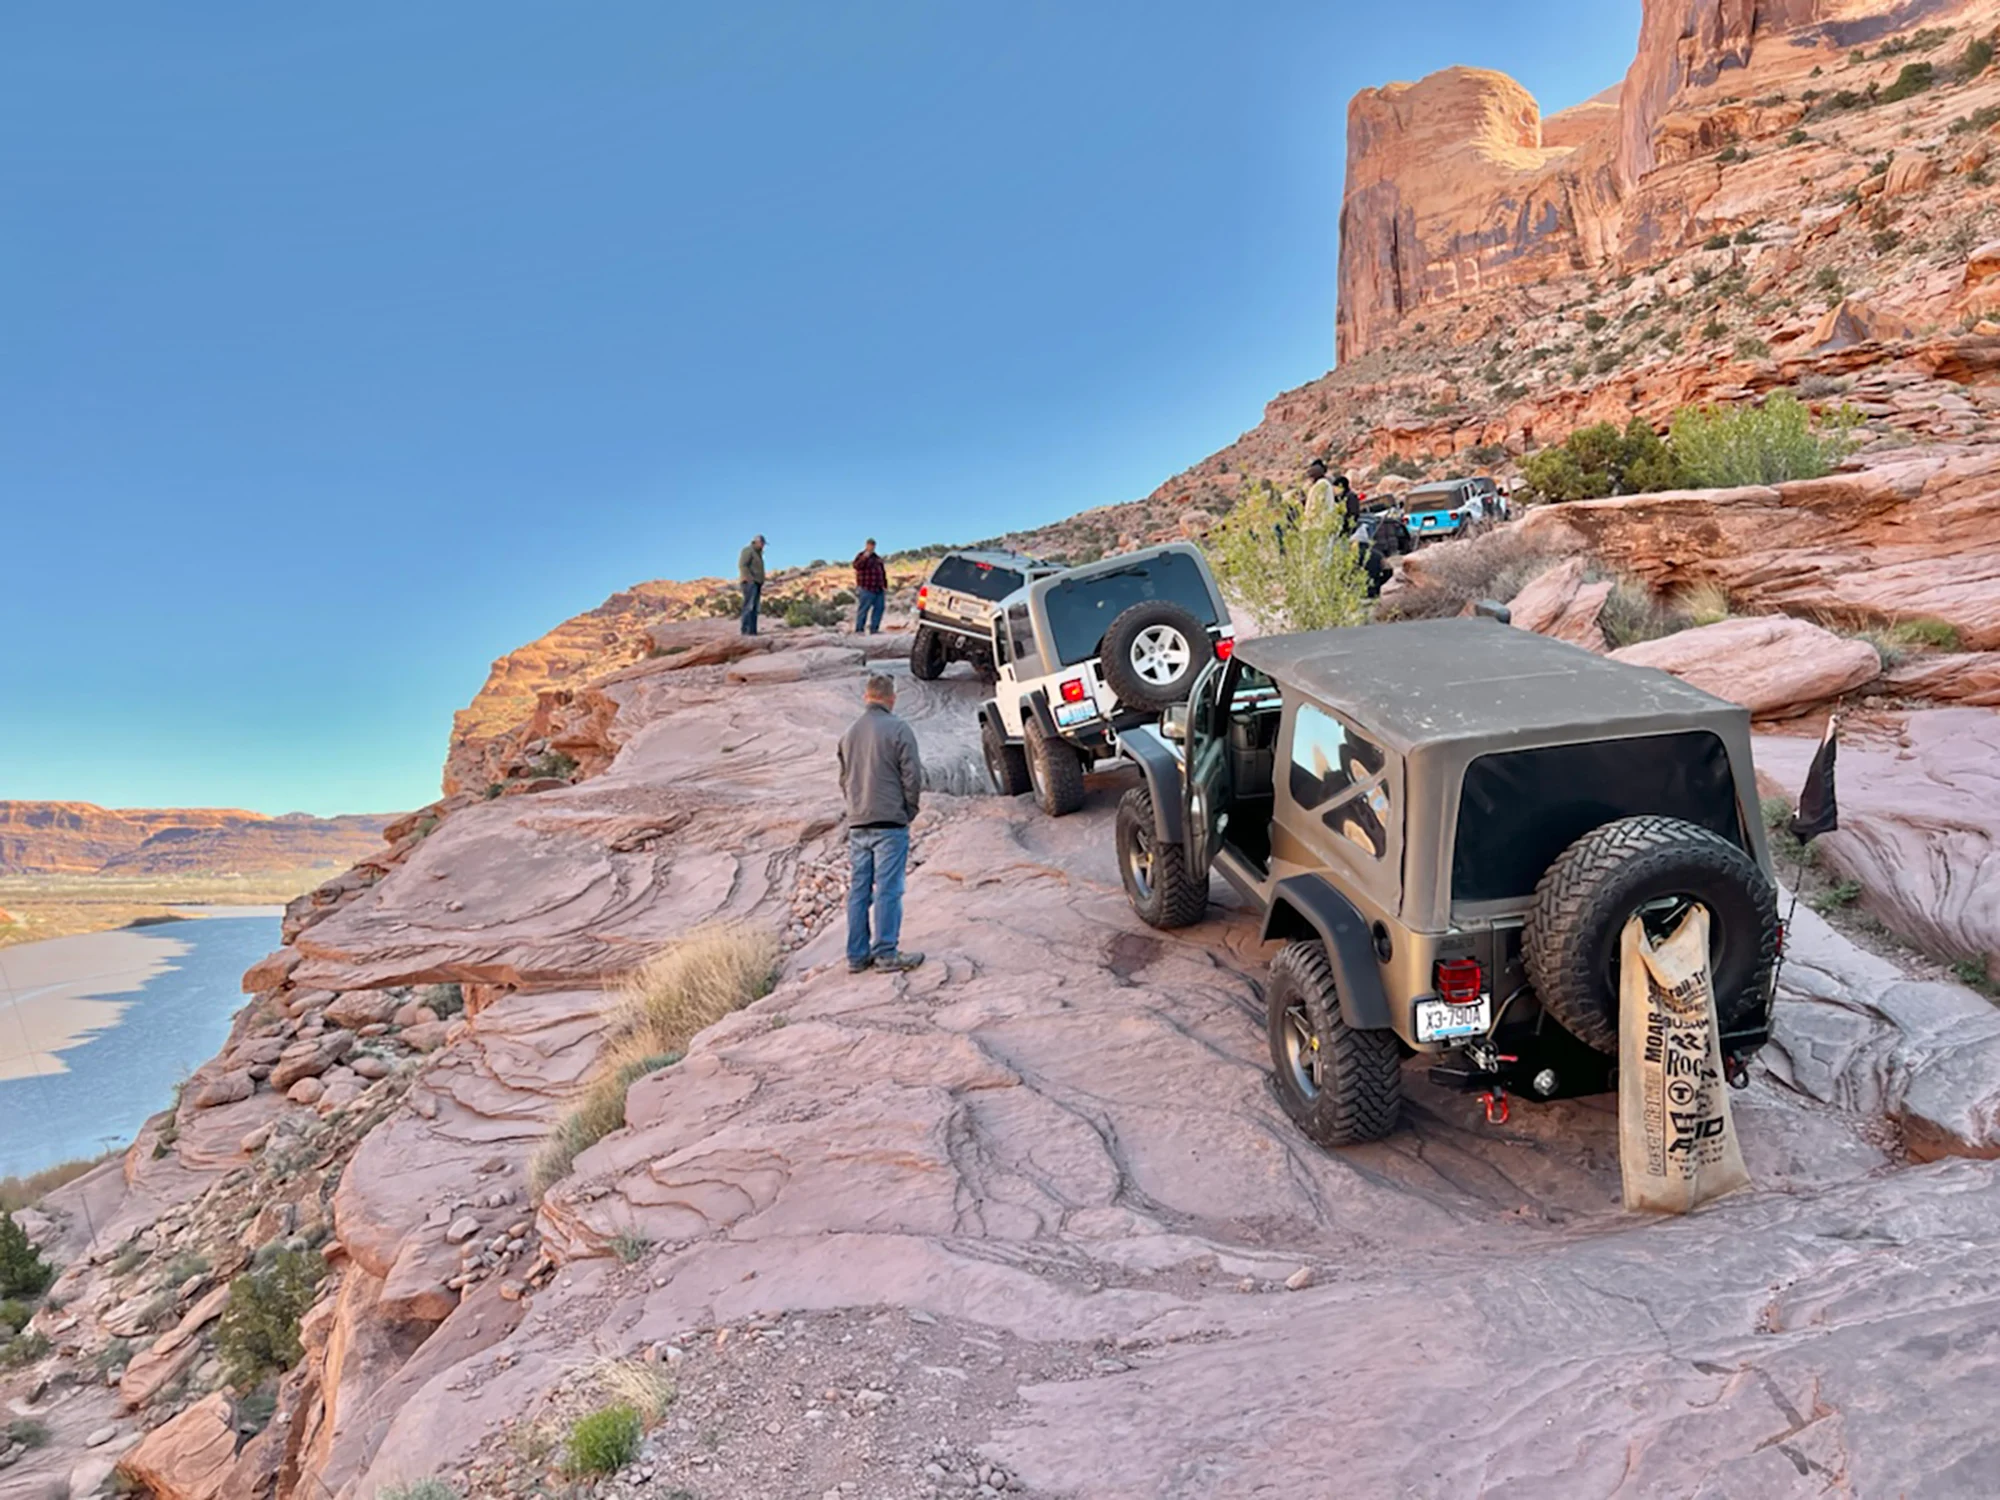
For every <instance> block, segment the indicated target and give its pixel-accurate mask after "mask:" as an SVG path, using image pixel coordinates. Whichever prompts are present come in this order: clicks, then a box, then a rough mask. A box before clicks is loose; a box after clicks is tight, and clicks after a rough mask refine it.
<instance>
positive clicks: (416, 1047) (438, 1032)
mask: <svg viewBox="0 0 2000 1500" xmlns="http://www.w3.org/2000/svg"><path fill="white" fill-rule="evenodd" d="M449 1030H450V1028H449V1026H447V1025H446V1023H445V1022H443V1021H420V1022H418V1023H417V1024H416V1025H415V1026H405V1027H404V1028H403V1032H402V1036H401V1037H400V1038H399V1040H400V1041H401V1042H402V1043H403V1045H404V1046H406V1047H408V1048H409V1049H410V1050H411V1051H413V1052H435V1051H437V1049H438V1048H440V1047H442V1046H443V1045H444V1043H445V1034H446V1032H447V1031H449Z"/></svg>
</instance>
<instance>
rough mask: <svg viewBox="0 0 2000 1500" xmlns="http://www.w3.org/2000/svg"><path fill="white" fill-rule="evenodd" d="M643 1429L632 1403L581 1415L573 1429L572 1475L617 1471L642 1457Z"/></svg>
mask: <svg viewBox="0 0 2000 1500" xmlns="http://www.w3.org/2000/svg"><path fill="white" fill-rule="evenodd" d="M642 1432H643V1428H642V1426H641V1424H640V1421H639V1413H638V1411H637V1410H636V1409H635V1408H633V1407H630V1406H607V1407H605V1408H604V1410H603V1411H595V1412H592V1413H591V1414H590V1415H589V1416H587V1417H579V1418H578V1419H577V1422H576V1425H575V1426H573V1427H571V1428H570V1430H569V1446H568V1452H567V1453H566V1454H565V1455H564V1467H565V1468H567V1469H568V1470H569V1472H570V1473H571V1474H615V1473H617V1472H618V1471H619V1470H620V1469H622V1468H624V1467H625V1465H627V1464H629V1463H630V1462H632V1460H633V1459H635V1458H637V1457H638V1456H639V1438H640V1436H641V1435H642Z"/></svg>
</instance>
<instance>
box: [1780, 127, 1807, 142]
mask: <svg viewBox="0 0 2000 1500" xmlns="http://www.w3.org/2000/svg"><path fill="white" fill-rule="evenodd" d="M1811 139H1812V137H1811V136H1809V135H1807V134H1806V131H1805V127H1804V126H1803V125H1799V126H1795V127H1793V130H1792V133H1791V134H1790V135H1788V136H1786V137H1785V144H1786V145H1787V146H1803V145H1804V144H1805V143H1806V142H1807V141H1809V140H1811Z"/></svg>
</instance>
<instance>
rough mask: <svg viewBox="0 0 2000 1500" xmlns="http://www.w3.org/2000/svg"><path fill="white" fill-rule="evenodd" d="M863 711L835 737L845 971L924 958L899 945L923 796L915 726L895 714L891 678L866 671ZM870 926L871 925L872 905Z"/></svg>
mask: <svg viewBox="0 0 2000 1500" xmlns="http://www.w3.org/2000/svg"><path fill="white" fill-rule="evenodd" d="M862 701H863V703H864V704H865V705H866V706H865V707H864V708H863V709H862V711H861V717H860V718H858V719H856V720H855V721H854V723H853V724H852V725H851V726H850V727H849V729H848V731H847V733H846V734H844V735H842V736H841V737H840V790H841V794H842V795H843V796H845V797H846V798H847V862H848V879H847V971H848V972H849V973H850V974H859V973H860V972H861V971H862V970H864V969H889V970H892V971H896V972H901V971H902V970H905V969H914V968H915V967H916V966H917V965H918V964H920V963H922V962H923V961H924V956H923V954H921V953H905V952H903V951H902V950H901V949H900V948H898V947H897V946H896V944H897V941H898V940H899V939H900V938H901V937H902V933H903V873H904V870H905V868H906V867H907V865H908V864H909V859H910V820H911V819H912V818H914V817H916V815H917V803H918V801H919V800H920V799H921V798H922V796H923V788H924V763H923V761H922V760H921V759H920V758H919V757H918V755H917V736H916V732H915V731H914V730H912V729H911V728H910V726H909V725H908V724H905V723H904V722H903V721H902V720H901V719H899V718H897V717H896V715H895V707H896V684H895V681H894V679H893V678H888V677H870V678H869V679H868V686H867V689H866V690H865V695H864V697H863V700H862ZM871 906H872V907H873V909H874V916H875V920H874V931H873V934H872V936H871V934H870V931H869V920H868V918H869V909H870V907H871Z"/></svg>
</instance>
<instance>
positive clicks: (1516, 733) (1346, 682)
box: [1236, 619, 1749, 754]
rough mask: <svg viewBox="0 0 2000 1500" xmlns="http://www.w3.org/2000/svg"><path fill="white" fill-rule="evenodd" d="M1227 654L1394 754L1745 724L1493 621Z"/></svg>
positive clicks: (1652, 679)
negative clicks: (1336, 714)
mask: <svg viewBox="0 0 2000 1500" xmlns="http://www.w3.org/2000/svg"><path fill="white" fill-rule="evenodd" d="M1236 658H1237V660H1239V661H1241V662H1243V663H1245V664H1246V665H1248V666H1251V667H1255V668H1256V669H1257V670H1258V671H1260V672H1263V673H1265V674H1266V675H1268V676H1270V677H1272V678H1274V679H1276V681H1277V683H1278V685H1279V686H1280V687H1281V688H1284V687H1297V688H1299V689H1300V690H1302V691H1303V692H1306V693H1308V694H1310V695H1312V696H1313V697H1315V698H1318V699H1319V700H1321V701H1322V702H1324V703H1325V704H1326V705H1327V706H1328V707H1329V708H1333V709H1336V710H1340V711H1343V712H1345V713H1347V714H1348V715H1349V716H1351V717H1352V718H1353V719H1354V720H1355V722H1356V725H1357V727H1358V728H1360V729H1362V730H1364V731H1371V732H1372V733H1373V734H1374V735H1376V736H1379V737H1380V738H1382V739H1385V740H1387V741H1389V742H1390V743H1391V744H1392V745H1393V747H1394V748H1395V749H1397V750H1399V751H1401V752H1403V753H1405V754H1408V753H1409V752H1410V751H1412V750H1415V749H1418V748H1420V747H1423V746H1426V745H1444V744H1449V743H1459V742H1465V741H1490V742H1494V743H1495V744H1502V743H1518V742H1521V741H1522V740H1524V739H1534V740H1557V739H1565V738H1575V739H1579V740H1581V739H1593V738H1614V737H1618V738H1622V737H1627V736H1631V735H1636V734H1646V733H1658V732H1664V731H1667V730H1671V729H1676V728H1692V727H1695V726H1696V725H1707V726H1710V727H1715V728H1721V727H1724V726H1732V725H1734V726H1740V725H1747V723H1748V720H1749V715H1748V713H1747V711H1746V710H1744V709H1743V708H1741V707H1739V706H1738V705H1736V704H1734V703H1730V702H1727V701H1726V700H1724V699H1721V698H1717V697H1715V696H1713V695H1712V694H1709V693H1705V692H1703V691H1702V690H1701V689H1700V688H1697V687H1690V686H1689V685H1688V684H1687V683H1685V682H1682V681H1681V680H1680V679H1679V678H1677V677H1671V676H1669V675H1668V674H1667V673H1665V672H1661V671H1657V670H1655V669H1653V668H1651V667H1637V666H1631V665H1628V664H1627V663H1625V662H1618V661H1612V660H1611V659H1610V658H1608V657H1603V656H1597V655H1594V654H1593V653H1591V652H1589V651H1585V650H1583V649H1582V648H1581V647H1579V646H1571V645H1568V644H1566V643H1564V642H1562V641H1558V640H1552V639H1550V638H1549V637H1548V636H1545V635H1536V634H1535V633H1534V632H1532V631H1528V630H1516V629H1515V628H1513V627H1512V626H1509V625H1502V624H1500V623H1499V622H1498V621H1497V620H1485V619H1460V620H1412V621H1409V622H1407V623H1403V624H1396V625H1360V626H1354V627H1352V628H1349V629H1345V630H1321V631H1314V632H1312V633H1310V634H1307V635H1278V636H1262V637H1259V638H1257V639H1255V640H1248V641H1243V642H1240V643H1239V644H1238V645H1237V647H1236ZM1473 753H1476V751H1474V752H1473Z"/></svg>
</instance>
